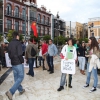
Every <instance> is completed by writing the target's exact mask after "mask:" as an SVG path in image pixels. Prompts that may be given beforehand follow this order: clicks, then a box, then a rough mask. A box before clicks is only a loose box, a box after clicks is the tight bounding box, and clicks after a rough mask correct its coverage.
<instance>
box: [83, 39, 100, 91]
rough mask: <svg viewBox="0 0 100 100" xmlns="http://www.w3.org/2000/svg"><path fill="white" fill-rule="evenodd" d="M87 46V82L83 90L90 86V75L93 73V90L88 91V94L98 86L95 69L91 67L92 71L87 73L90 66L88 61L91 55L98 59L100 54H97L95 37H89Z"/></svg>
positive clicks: (97, 47) (97, 48)
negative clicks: (88, 47)
mask: <svg viewBox="0 0 100 100" xmlns="http://www.w3.org/2000/svg"><path fill="white" fill-rule="evenodd" d="M89 44H90V49H89V54H88V55H86V57H88V58H89V59H88V64H87V71H88V73H87V80H86V85H85V86H84V88H87V87H89V84H90V78H91V73H93V77H94V83H93V88H92V89H91V90H90V92H94V91H96V87H97V84H98V76H97V68H95V67H94V66H93V68H92V71H89V69H90V68H89V67H90V66H89V65H90V60H91V56H92V54H94V55H96V56H97V57H98V58H100V57H99V56H100V52H99V46H98V42H97V40H96V38H95V37H90V38H89Z"/></svg>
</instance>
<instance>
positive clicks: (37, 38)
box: [30, 34, 40, 42]
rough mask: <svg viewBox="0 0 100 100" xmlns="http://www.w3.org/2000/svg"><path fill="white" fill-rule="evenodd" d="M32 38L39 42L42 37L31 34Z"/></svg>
mask: <svg viewBox="0 0 100 100" xmlns="http://www.w3.org/2000/svg"><path fill="white" fill-rule="evenodd" d="M30 38H31V39H34V41H35V42H39V40H40V37H35V36H34V35H33V34H31V35H30Z"/></svg>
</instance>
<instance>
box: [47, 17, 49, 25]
mask: <svg viewBox="0 0 100 100" xmlns="http://www.w3.org/2000/svg"><path fill="white" fill-rule="evenodd" d="M47 24H48V25H49V17H48V20H47Z"/></svg>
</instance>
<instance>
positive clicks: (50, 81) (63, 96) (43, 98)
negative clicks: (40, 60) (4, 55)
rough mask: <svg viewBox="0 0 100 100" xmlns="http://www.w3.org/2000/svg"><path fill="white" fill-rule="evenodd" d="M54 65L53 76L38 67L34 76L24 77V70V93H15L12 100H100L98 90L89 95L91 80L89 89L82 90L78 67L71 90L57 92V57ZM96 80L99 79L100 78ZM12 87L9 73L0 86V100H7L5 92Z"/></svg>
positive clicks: (11, 74)
mask: <svg viewBox="0 0 100 100" xmlns="http://www.w3.org/2000/svg"><path fill="white" fill-rule="evenodd" d="M54 63H55V72H54V74H49V73H48V72H47V71H43V70H42V67H40V68H35V69H34V71H35V76H34V77H30V76H27V75H26V73H27V71H28V68H25V78H24V81H23V83H22V85H23V87H24V88H25V90H26V92H25V93H24V94H23V95H19V93H18V91H17V92H16V93H15V95H14V96H13V100H100V89H97V91H96V92H93V93H89V90H90V89H91V88H92V84H93V79H91V84H90V87H89V88H86V89H83V88H82V87H83V86H84V84H85V81H86V75H81V74H80V73H79V68H78V67H76V74H75V75H73V81H72V86H73V88H72V89H69V91H67V87H66V86H65V87H64V90H62V91H61V92H58V91H57V89H58V88H59V85H60V78H61V71H60V59H59V57H58V56H57V57H56V58H55V61H54ZM5 70H6V69H5ZM3 71H4V70H3ZM1 73H2V72H0V75H1ZM98 79H100V76H99V78H98ZM99 83H100V80H99ZM12 85H13V73H12V72H11V73H10V74H9V76H8V77H7V78H6V79H5V81H4V82H3V83H2V84H1V85H0V100H8V98H7V96H6V95H5V92H6V91H7V90H8V89H9V88H10V87H11V86H12Z"/></svg>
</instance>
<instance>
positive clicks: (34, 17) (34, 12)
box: [30, 11, 36, 20]
mask: <svg viewBox="0 0 100 100" xmlns="http://www.w3.org/2000/svg"><path fill="white" fill-rule="evenodd" d="M30 19H31V20H36V11H30Z"/></svg>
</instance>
